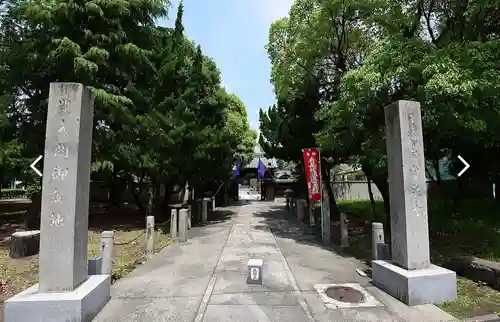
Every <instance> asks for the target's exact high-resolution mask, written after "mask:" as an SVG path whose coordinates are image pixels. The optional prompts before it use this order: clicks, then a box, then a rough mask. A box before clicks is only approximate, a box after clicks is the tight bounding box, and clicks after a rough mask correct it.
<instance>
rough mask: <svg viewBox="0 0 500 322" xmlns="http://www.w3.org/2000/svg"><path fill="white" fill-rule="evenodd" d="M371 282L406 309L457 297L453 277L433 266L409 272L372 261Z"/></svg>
mask: <svg viewBox="0 0 500 322" xmlns="http://www.w3.org/2000/svg"><path fill="white" fill-rule="evenodd" d="M372 282H373V284H375V286H377V287H378V288H380V289H381V290H383V291H384V292H386V293H388V294H389V295H391V296H393V297H395V298H396V299H398V300H400V301H401V302H403V303H405V304H406V305H420V304H440V303H443V302H445V301H450V300H454V299H455V298H456V296H457V276H456V273H455V272H453V271H450V270H448V269H445V268H442V267H439V266H436V265H431V266H429V268H425V269H419V270H411V271H409V270H406V269H403V268H401V267H399V266H396V265H394V264H391V263H390V262H388V261H381V260H376V261H373V262H372Z"/></svg>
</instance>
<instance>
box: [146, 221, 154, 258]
mask: <svg viewBox="0 0 500 322" xmlns="http://www.w3.org/2000/svg"><path fill="white" fill-rule="evenodd" d="M154 252H155V217H154V216H147V217H146V257H147V258H151V257H153V255H154Z"/></svg>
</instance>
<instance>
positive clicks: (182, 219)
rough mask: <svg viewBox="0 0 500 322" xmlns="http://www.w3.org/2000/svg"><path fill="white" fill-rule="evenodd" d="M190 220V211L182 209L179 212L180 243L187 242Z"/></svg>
mask: <svg viewBox="0 0 500 322" xmlns="http://www.w3.org/2000/svg"><path fill="white" fill-rule="evenodd" d="M187 218H188V210H187V209H180V210H179V237H178V240H179V242H180V243H185V242H187V220H188V219H187Z"/></svg>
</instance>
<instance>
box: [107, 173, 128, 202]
mask: <svg viewBox="0 0 500 322" xmlns="http://www.w3.org/2000/svg"><path fill="white" fill-rule="evenodd" d="M126 189H127V179H125V178H123V177H117V178H115V179H114V180H113V182H112V183H111V184H110V185H109V201H110V203H111V204H112V205H113V206H116V207H120V206H121V204H122V196H123V193H124V192H125V190H126Z"/></svg>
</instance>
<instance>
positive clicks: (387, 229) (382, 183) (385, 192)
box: [373, 177, 391, 248]
mask: <svg viewBox="0 0 500 322" xmlns="http://www.w3.org/2000/svg"><path fill="white" fill-rule="evenodd" d="M373 183H375V185H376V186H377V188H378V190H379V191H380V194H381V195H382V198H383V199H384V210H385V223H384V234H385V239H386V242H387V243H388V244H389V248H390V244H391V243H390V241H391V209H390V202H389V184H388V182H387V177H385V178H380V179H377V180H373Z"/></svg>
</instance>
